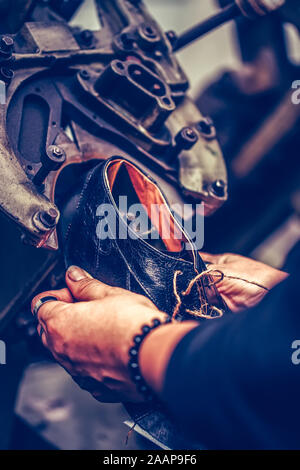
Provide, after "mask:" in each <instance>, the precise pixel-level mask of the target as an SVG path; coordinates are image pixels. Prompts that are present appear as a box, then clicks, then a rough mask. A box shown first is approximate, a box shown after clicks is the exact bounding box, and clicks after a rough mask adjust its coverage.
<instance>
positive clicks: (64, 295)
mask: <svg viewBox="0 0 300 470" xmlns="http://www.w3.org/2000/svg"><path fill="white" fill-rule="evenodd" d="M45 297H54V298H55V299H57V300H59V301H61V302H66V303H73V302H74V299H73V297H72V294H71V292H70V291H69V289H67V288H65V289H60V290H48V291H46V292H42V293H41V294H38V295H36V296H35V297H34V299H33V300H32V302H31V311H32V312H33V309H34V307H35V306H36V304H37V302H38V301H39V300H41V299H43V298H45Z"/></svg>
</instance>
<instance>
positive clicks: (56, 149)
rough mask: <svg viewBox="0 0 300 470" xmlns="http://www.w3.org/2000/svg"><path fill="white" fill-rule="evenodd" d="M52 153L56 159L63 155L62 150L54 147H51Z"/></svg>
mask: <svg viewBox="0 0 300 470" xmlns="http://www.w3.org/2000/svg"><path fill="white" fill-rule="evenodd" d="M52 153H53V155H55V156H56V157H58V158H61V157H62V156H63V154H64V152H63V150H62V149H61V148H60V147H57V146H56V145H55V146H53V149H52Z"/></svg>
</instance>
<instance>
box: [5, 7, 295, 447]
mask: <svg viewBox="0 0 300 470" xmlns="http://www.w3.org/2000/svg"><path fill="white" fill-rule="evenodd" d="M145 3H146V4H147V5H148V7H149V9H150V11H151V12H152V14H153V15H154V17H155V18H156V20H157V21H158V22H159V23H160V24H161V26H162V27H163V28H164V29H165V30H174V31H176V32H177V33H180V32H182V31H183V30H185V29H186V28H188V27H190V26H191V25H193V24H194V23H196V22H198V21H201V20H202V19H204V18H205V17H207V16H209V15H210V14H212V13H213V12H215V11H217V9H218V8H219V6H220V5H222V6H224V5H225V4H226V3H228V2H227V1H226V0H223V1H222V0H221V1H220V2H217V1H214V0H201V1H199V0H146V2H145ZM293 5H296V2H294V3H293ZM298 13H299V14H297V11H296V10H295V9H293V8H291V9H286V10H285V11H284V13H283V14H281V15H276V16H272V17H269V18H263V19H261V20H258V21H257V22H256V23H255V24H254V23H250V22H248V21H247V20H244V19H242V20H240V21H237V23H230V24H228V25H225V26H223V27H222V28H220V29H218V30H216V31H215V32H213V33H211V34H209V35H207V36H206V37H204V38H202V39H201V40H200V41H198V42H196V43H195V44H193V45H191V46H190V47H188V48H187V49H185V50H183V51H182V52H180V53H179V54H178V58H179V61H180V63H181V65H182V66H183V68H184V70H185V72H186V74H187V75H188V77H189V79H190V84H191V90H190V93H191V95H192V96H193V97H194V98H195V99H196V100H197V103H198V106H199V108H200V110H201V112H202V113H203V114H204V115H209V116H211V117H212V118H213V120H214V122H215V125H216V128H217V131H218V136H219V140H220V143H221V146H222V149H223V152H224V155H225V159H226V163H227V166H228V172H229V191H230V192H229V201H228V202H227V203H226V204H225V206H224V207H223V208H221V209H220V210H219V211H218V212H217V213H216V214H215V215H214V216H212V217H211V218H210V219H208V220H207V221H206V228H205V230H206V232H205V246H204V249H205V251H211V252H215V253H216V252H236V253H240V254H245V255H248V256H253V257H255V258H256V259H259V260H262V261H264V262H266V263H269V264H272V265H274V266H275V267H279V268H280V267H281V266H282V265H283V264H284V261H285V258H286V255H287V253H288V252H289V251H290V250H291V249H292V247H293V246H294V245H295V243H296V242H297V241H298V240H299V239H300V221H299V214H300V191H299V188H300V171H299V170H300V166H299V162H300V155H299V149H300V133H299V123H300V105H299V106H296V105H293V104H292V102H291V91H292V90H291V85H292V82H293V81H294V80H297V79H298V80H300V70H299V69H300V66H299V65H300V40H299V29H298V27H299V23H300V12H299V10H298ZM71 24H72V25H76V26H82V27H84V28H85V29H91V30H97V29H98V28H99V27H100V25H99V24H98V20H97V17H96V13H95V6H94V2H93V0H86V1H85V2H84V4H83V6H82V7H81V8H80V10H79V11H78V12H77V14H76V15H75V17H74V18H72V20H71ZM0 229H1V246H0V260H1V267H2V269H1V273H0V286H1V288H0V289H1V290H0V294H1V295H0V310H1V311H2V314H3V312H5V311H6V310H7V309H9V308H10V305H11V304H12V302H13V299H14V297H15V296H16V295H17V294H18V292H19V290H20V289H21V288H24V285H26V282H27V281H28V280H29V279H30V277H31V276H32V273H37V274H36V275H37V276H39V275H40V274H38V273H40V272H42V269H41V267H42V266H43V263H45V262H46V261H47V256H48V255H47V253H44V252H40V251H39V252H38V251H37V250H35V249H34V248H30V247H25V246H24V245H23V244H22V243H21V241H20V235H19V233H18V231H17V229H16V228H15V226H14V225H13V224H12V223H11V222H9V221H8V220H7V219H6V218H4V217H3V216H2V215H0ZM17 329H18V331H19V334H20V340H19V341H16V339H17V333H16V332H15V330H14V333H13V335H14V341H12V344H11V346H10V347H9V351H8V364H7V366H6V367H5V368H2V369H1V370H0V373H1V374H2V375H1V390H0V448H12V449H21V448H28V449H30V448H34V449H36V448H40V449H46V448H59V449H123V448H124V449H125V448H127V449H138V448H151V446H152V445H151V444H150V443H148V441H146V440H144V439H143V438H142V437H140V436H138V435H137V434H136V433H133V434H131V436H130V439H129V441H128V443H127V444H126V436H127V433H128V427H127V426H126V425H125V424H124V422H125V421H126V420H127V419H128V416H127V415H126V412H125V411H124V409H123V407H122V406H121V405H102V404H100V403H98V402H96V401H95V400H94V399H92V398H91V397H89V395H88V394H87V393H86V392H83V391H81V390H80V389H79V388H78V387H77V386H76V385H74V384H73V382H72V380H71V379H70V378H69V377H68V376H67V374H66V373H65V372H64V370H63V369H62V368H60V367H59V366H57V365H56V364H54V363H53V362H51V361H50V360H49V358H47V357H45V355H44V354H40V351H39V349H38V348H37V349H35V339H34V338H35V332H34V331H33V330H31V329H30V325H29V326H28V324H27V323H26V320H24V319H23V320H22V316H21V317H18V320H17ZM25 329H26V334H27V340H26V341H22V340H21V338H22V334H23V332H24V330H25ZM31 337H32V338H33V339H32V344H33V347H32V348H28V341H29V342H30V341H31Z"/></svg>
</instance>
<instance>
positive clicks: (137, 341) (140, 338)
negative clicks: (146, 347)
mask: <svg viewBox="0 0 300 470" xmlns="http://www.w3.org/2000/svg"><path fill="white" fill-rule="evenodd" d="M133 341H134V343H135V344H136V345H137V346H139V345H140V344H141V342H142V341H143V337H142V336H141V335H136V336H135V337H134V340H133Z"/></svg>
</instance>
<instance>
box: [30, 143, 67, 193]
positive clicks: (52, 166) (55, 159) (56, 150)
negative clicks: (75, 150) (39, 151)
mask: <svg viewBox="0 0 300 470" xmlns="http://www.w3.org/2000/svg"><path fill="white" fill-rule="evenodd" d="M65 160H66V154H65V151H64V150H63V149H61V148H60V147H58V146H57V145H49V147H48V148H47V151H46V152H45V154H43V155H42V156H41V163H42V166H41V168H40V169H39V171H38V172H37V173H36V175H35V177H34V178H33V183H34V184H35V185H36V186H40V185H41V184H42V183H43V182H44V180H45V179H46V178H47V176H48V174H49V173H50V171H56V170H58V169H59V168H60V167H61V165H62V164H63V163H64V162H65Z"/></svg>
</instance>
